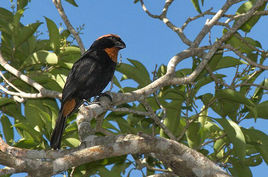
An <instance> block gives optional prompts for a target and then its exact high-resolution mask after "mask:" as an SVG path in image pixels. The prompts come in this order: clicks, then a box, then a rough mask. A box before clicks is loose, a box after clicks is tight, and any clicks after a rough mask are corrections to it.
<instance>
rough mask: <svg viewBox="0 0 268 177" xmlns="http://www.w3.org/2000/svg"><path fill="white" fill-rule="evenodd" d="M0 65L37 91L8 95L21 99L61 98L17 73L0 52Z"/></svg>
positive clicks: (57, 93)
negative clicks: (36, 92)
mask: <svg viewBox="0 0 268 177" xmlns="http://www.w3.org/2000/svg"><path fill="white" fill-rule="evenodd" d="M0 64H1V65H2V66H3V68H5V69H6V70H7V71H8V72H10V73H11V74H13V75H14V76H16V77H17V78H19V79H20V80H22V81H24V82H25V83H27V84H29V85H31V86H33V87H34V88H35V89H36V90H38V91H39V93H38V94H35V93H33V94H32V93H31V94H27V93H26V94H22V93H16V92H10V91H9V93H10V94H12V95H16V96H21V97H25V98H29V97H34V98H41V97H50V98H60V97H61V93H59V92H56V91H53V90H48V89H46V88H44V87H43V86H42V85H40V84H39V83H37V82H35V81H34V80H32V79H31V78H29V77H28V76H26V75H24V74H22V73H21V72H20V71H18V70H17V69H16V68H14V67H12V66H11V65H10V64H9V63H8V62H7V61H6V60H5V59H4V58H3V56H2V54H1V52H0Z"/></svg>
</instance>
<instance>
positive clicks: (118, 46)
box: [115, 41, 126, 49]
mask: <svg viewBox="0 0 268 177" xmlns="http://www.w3.org/2000/svg"><path fill="white" fill-rule="evenodd" d="M115 47H117V48H119V49H124V48H126V44H125V43H124V42H123V41H122V42H119V41H118V42H116V43H115Z"/></svg>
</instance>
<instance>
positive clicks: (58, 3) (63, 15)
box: [52, 0, 85, 54]
mask: <svg viewBox="0 0 268 177" xmlns="http://www.w3.org/2000/svg"><path fill="white" fill-rule="evenodd" d="M52 1H53V3H54V5H55V6H56V8H57V10H58V12H59V14H60V16H61V18H62V20H63V21H64V24H65V25H66V27H67V29H68V30H69V31H70V33H72V35H73V36H74V38H75V40H76V42H77V43H78V45H79V48H80V51H81V54H83V53H84V52H85V47H84V44H83V42H82V40H81V38H80V36H79V34H78V33H77V32H76V31H75V29H74V27H73V26H72V24H71V23H70V21H69V19H68V17H67V15H66V13H65V12H64V9H63V7H62V4H61V0H52Z"/></svg>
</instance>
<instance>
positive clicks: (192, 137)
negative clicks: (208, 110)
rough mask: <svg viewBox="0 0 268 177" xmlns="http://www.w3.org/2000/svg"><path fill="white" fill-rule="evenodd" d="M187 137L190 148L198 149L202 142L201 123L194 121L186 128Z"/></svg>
mask: <svg viewBox="0 0 268 177" xmlns="http://www.w3.org/2000/svg"><path fill="white" fill-rule="evenodd" d="M186 138H187V142H188V144H189V147H190V148H193V149H197V148H198V147H199V146H200V145H201V143H202V139H201V123H200V122H192V123H191V124H190V126H189V128H188V129H187V130H186Z"/></svg>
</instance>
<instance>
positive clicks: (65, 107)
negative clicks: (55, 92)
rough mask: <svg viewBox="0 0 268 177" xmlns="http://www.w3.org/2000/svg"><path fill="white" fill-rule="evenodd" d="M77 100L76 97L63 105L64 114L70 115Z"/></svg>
mask: <svg viewBox="0 0 268 177" xmlns="http://www.w3.org/2000/svg"><path fill="white" fill-rule="evenodd" d="M75 105H76V102H75V99H71V100H68V101H66V102H65V103H64V105H63V109H62V111H63V116H64V117H65V116H68V115H69V114H70V113H71V112H72V111H73V110H74V108H75Z"/></svg>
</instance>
